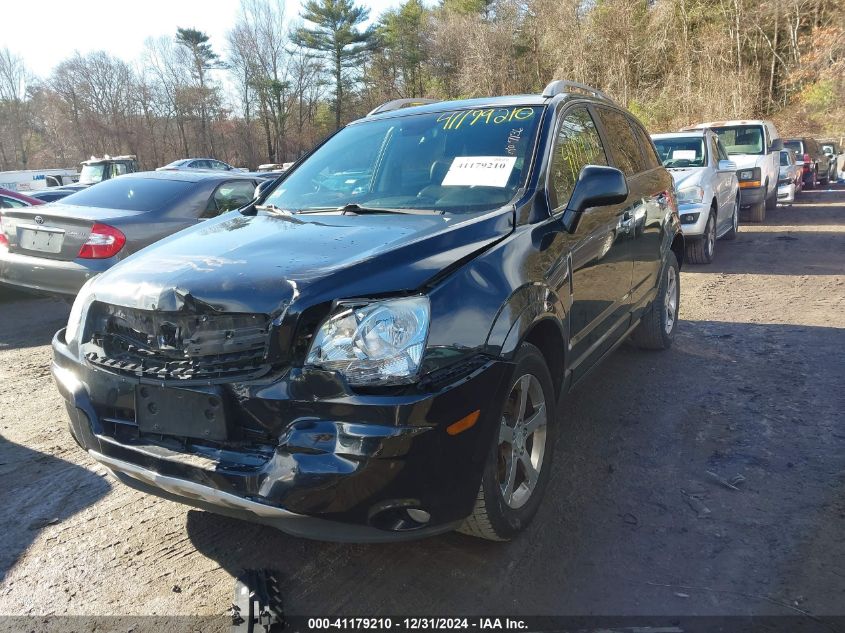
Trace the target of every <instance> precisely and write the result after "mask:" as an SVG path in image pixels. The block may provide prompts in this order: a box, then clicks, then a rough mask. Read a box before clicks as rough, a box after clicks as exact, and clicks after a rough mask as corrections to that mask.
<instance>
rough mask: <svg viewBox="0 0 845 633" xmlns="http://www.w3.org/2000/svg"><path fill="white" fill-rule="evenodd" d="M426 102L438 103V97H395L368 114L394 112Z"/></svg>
mask: <svg viewBox="0 0 845 633" xmlns="http://www.w3.org/2000/svg"><path fill="white" fill-rule="evenodd" d="M426 103H437V99H423V98H421V97H419V98H416V99H394V100H393V101H388V102H387V103H382V104H381V105H380V106H379V107H377V108H376V109H375V110H373V111H371V112H370V113H369V114H367V116H373V115H375V114H381V113H382V112H392V111H393V110H398V109H399V108H405V107H410V106H418V105H425V104H426Z"/></svg>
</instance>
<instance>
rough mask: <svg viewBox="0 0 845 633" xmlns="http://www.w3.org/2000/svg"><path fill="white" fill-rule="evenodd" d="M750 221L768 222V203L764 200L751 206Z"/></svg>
mask: <svg viewBox="0 0 845 633" xmlns="http://www.w3.org/2000/svg"><path fill="white" fill-rule="evenodd" d="M748 219H749V220H751V221H752V222H765V221H766V203H765V202H764V201H763V200H761V201H760V202H758V203H756V204H752V205H751V210H750V211H749V214H748Z"/></svg>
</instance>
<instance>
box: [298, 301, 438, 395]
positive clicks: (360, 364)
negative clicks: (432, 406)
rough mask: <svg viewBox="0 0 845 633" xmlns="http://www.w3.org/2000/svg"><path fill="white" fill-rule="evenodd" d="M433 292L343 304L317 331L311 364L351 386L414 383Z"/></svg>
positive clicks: (310, 356)
mask: <svg viewBox="0 0 845 633" xmlns="http://www.w3.org/2000/svg"><path fill="white" fill-rule="evenodd" d="M429 317H430V308H429V302H428V297H408V298H403V299H390V300H386V301H377V302H373V303H363V304H352V303H346V304H340V305H339V306H338V308H337V310H336V311H335V313H334V314H332V315H331V316H330V317H329V318H328V319H326V320H325V321H324V322H323V324H322V325H321V326H320V329H319V330H318V331H317V335H316V336H315V337H314V341H313V342H312V343H311V349H310V351H309V352H308V359H307V360H306V364H307V365H310V366H312V367H319V368H321V369H327V370H331V371H337V372H339V373H341V374H342V375H343V376H344V378H346V380H347V381H348V382H349V384H351V385H357V386H368V385H397V384H404V383H410V382H414V381H415V380H416V378H417V373H418V371H419V367H420V361H421V360H422V355H423V350H424V349H425V341H426V337H427V336H428V324H429Z"/></svg>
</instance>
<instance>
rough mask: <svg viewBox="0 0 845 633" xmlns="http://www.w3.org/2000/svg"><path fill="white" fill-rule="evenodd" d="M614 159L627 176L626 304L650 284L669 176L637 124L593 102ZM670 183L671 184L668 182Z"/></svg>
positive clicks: (656, 260) (631, 303) (656, 264)
mask: <svg viewBox="0 0 845 633" xmlns="http://www.w3.org/2000/svg"><path fill="white" fill-rule="evenodd" d="M597 109H598V110H599V112H600V114H601V122H602V126H603V128H604V130H605V137H606V138H608V145H609V147H610V149H611V153H612V154H613V155H614V162H615V163H616V166H617V167H619V168H620V169H621V170H622V171H623V172H624V174H625V175H626V176H627V178H628V191H629V194H628V200H627V203H626V206H625V208H624V210H623V213H622V221H623V224H622V226H623V227H624V232H625V235H626V238H627V241H628V250H629V252H630V258H631V261H632V270H631V278H632V280H631V290H630V297H629V300H628V307H629V308H631V307H633V306H635V305H637V304H638V303H639V302H640V301H641V300H642V299H643V297H645V295H646V294H647V293H648V291H649V289H650V288H651V287H652V286H653V281H654V279H655V278H656V275H657V272H658V269H659V267H660V261H659V254H660V240H661V239H662V223H663V218H664V216H665V210H664V206H663V201H662V198H661V196H663V195H664V194H665V191H666V189H667V186H666V183H665V182H664V180H665V178H666V177H668V178H671V177H670V176H668V174H667V173H666V170H664V169H663V168H662V167H661V163H660V160H659V158H658V156H657V152H656V151H655V150H654V146H653V145H652V144H651V139H650V138H649V136H648V134H647V133H646V131H645V130H644V129H642V127H640V125H639V124H638V123H637V122H636V121H634V120H633V119H631V118H630V117H629V116H628V115H626V114H625V113H623V112H620V111H619V110H615V109H612V108H608V107H605V106H597ZM669 187H671V185H670V186H669Z"/></svg>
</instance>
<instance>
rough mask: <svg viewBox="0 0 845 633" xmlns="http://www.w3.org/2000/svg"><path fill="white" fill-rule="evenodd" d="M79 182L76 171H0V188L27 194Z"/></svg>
mask: <svg viewBox="0 0 845 633" xmlns="http://www.w3.org/2000/svg"><path fill="white" fill-rule="evenodd" d="M77 180H79V173H78V172H77V171H76V170H75V169H18V170H16V171H0V187H3V188H4V189H9V190H11V191H20V192H21V193H27V192H30V191H40V190H42V189H46V188H47V187H61V186H62V185H70V184H72V183H75V182H76V181H77Z"/></svg>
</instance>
